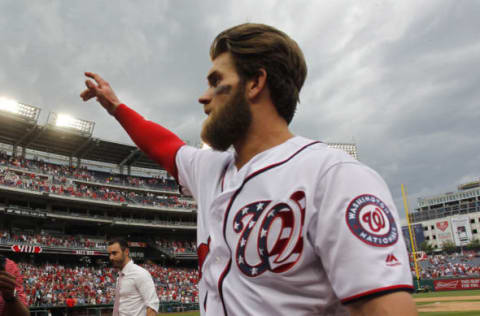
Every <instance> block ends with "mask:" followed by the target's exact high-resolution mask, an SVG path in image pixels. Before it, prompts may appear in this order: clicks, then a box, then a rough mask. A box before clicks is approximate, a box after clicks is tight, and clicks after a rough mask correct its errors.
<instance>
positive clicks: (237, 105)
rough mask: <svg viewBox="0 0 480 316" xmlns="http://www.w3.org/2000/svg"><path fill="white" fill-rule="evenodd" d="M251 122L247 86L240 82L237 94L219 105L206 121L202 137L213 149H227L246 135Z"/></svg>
mask: <svg viewBox="0 0 480 316" xmlns="http://www.w3.org/2000/svg"><path fill="white" fill-rule="evenodd" d="M251 122H252V112H251V111H250V106H249V104H248V101H247V99H246V98H245V87H244V85H243V84H239V85H238V89H237V91H236V92H235V94H234V95H232V97H231V98H230V99H229V100H227V102H225V103H224V104H223V105H218V106H217V108H216V109H215V110H214V111H212V112H211V113H210V115H209V117H208V118H207V119H206V120H205V121H204V123H203V127H202V133H201V138H202V140H203V141H204V142H205V143H207V144H208V145H209V146H210V147H212V148H213V149H215V150H219V151H226V150H227V149H228V148H230V146H232V145H233V144H235V143H236V142H238V141H239V140H240V139H241V138H242V137H244V136H245V135H246V133H247V130H248V128H249V127H250V124H251Z"/></svg>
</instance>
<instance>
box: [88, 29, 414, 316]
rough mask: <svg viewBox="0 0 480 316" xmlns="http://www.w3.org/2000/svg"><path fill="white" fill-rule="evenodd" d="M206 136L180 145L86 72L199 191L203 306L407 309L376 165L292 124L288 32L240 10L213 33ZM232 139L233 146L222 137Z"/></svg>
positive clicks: (207, 310) (395, 234) (396, 234)
mask: <svg viewBox="0 0 480 316" xmlns="http://www.w3.org/2000/svg"><path fill="white" fill-rule="evenodd" d="M210 54H211V57H212V60H213V67H212V69H211V70H210V71H209V74H208V76H207V79H208V81H209V88H208V89H207V91H206V92H205V94H204V95H202V97H200V99H199V102H200V103H202V104H203V105H204V110H205V113H206V114H207V115H208V118H207V119H206V121H205V122H204V125H203V129H202V138H203V139H204V141H206V142H207V143H208V144H210V145H211V146H212V147H213V148H214V149H216V150H201V149H197V148H193V147H190V146H187V145H185V144H184V143H183V142H182V141H181V140H180V139H179V138H178V137H177V136H175V135H174V134H173V133H171V132H170V131H168V130H166V129H164V128H163V127H161V126H159V125H157V124H155V123H152V122H150V121H146V120H145V119H144V118H143V117H141V116H140V115H139V114H137V113H136V112H134V111H133V110H131V109H130V108H128V107H127V106H126V105H124V104H121V102H120V101H119V99H118V98H117V97H116V95H115V94H114V92H113V90H112V89H111V88H110V86H109V85H108V83H107V82H106V81H104V80H103V79H102V78H101V77H99V76H98V75H96V74H92V73H86V75H87V76H88V77H90V78H93V79H94V80H95V83H94V82H92V81H90V80H87V82H86V85H87V89H86V90H85V91H84V92H83V93H82V95H81V96H82V98H83V99H84V100H88V99H90V98H93V97H96V98H97V100H98V101H99V102H100V103H101V104H102V106H104V107H105V108H106V109H107V110H108V111H109V113H111V114H112V115H114V116H115V117H116V118H117V120H118V121H119V122H120V123H121V124H122V125H123V127H124V128H125V130H126V131H127V132H128V133H129V134H130V136H131V137H132V139H133V140H134V141H135V143H136V144H137V145H138V146H139V147H140V148H141V149H142V150H144V151H145V152H146V153H147V154H148V155H149V156H150V157H152V158H153V159H154V160H156V161H158V162H159V163H160V164H162V166H164V167H165V168H166V169H167V171H169V172H170V173H171V174H172V175H173V176H175V177H176V179H177V180H178V181H179V183H180V185H181V186H182V187H183V191H184V192H189V193H191V194H192V195H193V197H194V198H195V199H196V201H197V203H198V220H197V226H198V233H197V239H198V240H197V244H198V253H199V265H200V273H201V280H200V308H201V312H202V315H212V316H213V315H215V316H217V315H335V316H337V315H348V313H350V315H382V316H384V315H387V316H388V315H402V316H405V315H416V310H415V304H414V303H413V300H412V298H411V296H410V294H409V293H408V291H410V290H412V289H413V287H412V278H411V274H410V268H409V262H408V256H407V252H406V248H405V245H404V242H403V239H402V234H401V232H400V229H399V226H398V222H399V221H398V215H397V212H396V210H395V206H394V204H393V201H392V197H391V195H390V192H389V190H388V188H387V186H386V184H385V183H384V181H383V180H382V179H381V177H380V176H379V175H378V174H377V173H376V172H374V171H373V170H371V169H370V168H368V167H366V166H364V165H363V164H361V163H360V162H358V161H356V160H354V159H353V158H351V157H350V156H348V155H347V154H346V153H344V152H342V151H339V150H334V149H330V148H328V147H327V146H326V145H325V144H323V143H320V142H316V141H312V140H309V139H306V138H303V137H299V136H294V135H293V134H292V133H291V132H290V131H289V129H288V124H289V123H290V121H291V119H292V117H293V114H294V111H295V107H296V104H297V102H298V93H299V91H300V89H301V87H302V85H303V82H304V80H305V76H306V66H305V62H304V59H303V54H302V53H301V50H300V49H299V48H298V46H297V44H296V43H295V42H294V41H293V40H291V39H290V38H289V37H288V36H287V35H285V34H284V33H282V32H280V31H278V30H276V29H274V28H272V27H269V26H266V25H259V24H243V25H239V26H237V27H233V28H231V29H228V30H226V31H224V32H222V33H220V34H219V35H218V36H217V38H216V39H215V41H214V43H213V44H212V47H211V52H210ZM231 145H233V148H234V151H228V150H227V149H228V148H229V147H230V146H231Z"/></svg>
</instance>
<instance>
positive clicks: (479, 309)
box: [413, 290, 480, 316]
mask: <svg viewBox="0 0 480 316" xmlns="http://www.w3.org/2000/svg"><path fill="white" fill-rule="evenodd" d="M413 298H414V299H415V302H416V304H417V308H418V311H419V313H418V314H419V315H420V316H478V315H480V290H469V291H445V292H443V291H442V292H431V293H421V294H415V295H413Z"/></svg>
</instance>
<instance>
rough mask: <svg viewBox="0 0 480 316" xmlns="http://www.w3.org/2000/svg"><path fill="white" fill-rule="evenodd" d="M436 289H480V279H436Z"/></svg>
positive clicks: (434, 285)
mask: <svg viewBox="0 0 480 316" xmlns="http://www.w3.org/2000/svg"><path fill="white" fill-rule="evenodd" d="M433 287H434V289H435V291H452V290H471V289H480V279H448V280H434V281H433Z"/></svg>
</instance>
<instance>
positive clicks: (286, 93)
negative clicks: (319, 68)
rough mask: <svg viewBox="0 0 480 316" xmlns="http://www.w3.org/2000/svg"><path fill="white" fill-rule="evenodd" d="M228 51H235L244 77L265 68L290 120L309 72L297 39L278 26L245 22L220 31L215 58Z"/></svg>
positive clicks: (212, 49)
mask: <svg viewBox="0 0 480 316" xmlns="http://www.w3.org/2000/svg"><path fill="white" fill-rule="evenodd" d="M225 52H230V53H231V54H232V57H233V59H234V61H235V67H236V70H237V72H238V74H239V76H240V78H242V79H244V80H248V79H252V78H254V77H255V76H257V75H258V74H259V70H260V69H262V68H263V69H265V71H266V72H267V86H268V89H269V91H270V96H271V98H272V101H273V103H274V105H275V107H276V109H277V112H278V114H279V115H280V116H281V117H283V118H284V119H285V121H286V122H287V123H290V122H291V121H292V118H293V115H294V114H295V110H296V107H297V103H298V102H299V93H300V90H301V89H302V86H303V83H304V82H305V78H306V76H307V65H306V63H305V58H304V56H303V53H302V51H301V49H300V47H299V46H298V45H297V43H296V42H295V41H294V40H292V39H291V38H290V37H289V36H288V35H287V34H285V33H283V32H282V31H280V30H277V29H276V28H274V27H271V26H268V25H265V24H254V23H245V24H240V25H237V26H234V27H232V28H229V29H227V30H225V31H223V32H221V33H220V34H218V35H217V37H216V38H215V40H214V41H213V43H212V45H211V46H210V57H211V58H212V60H213V59H215V58H217V57H218V56H219V55H220V54H223V53H225Z"/></svg>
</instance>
